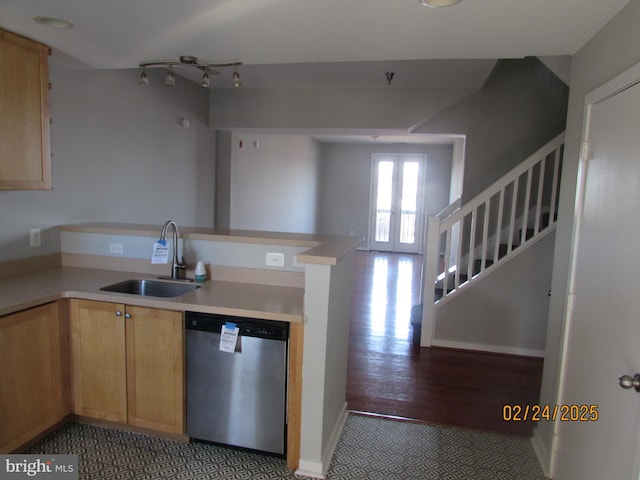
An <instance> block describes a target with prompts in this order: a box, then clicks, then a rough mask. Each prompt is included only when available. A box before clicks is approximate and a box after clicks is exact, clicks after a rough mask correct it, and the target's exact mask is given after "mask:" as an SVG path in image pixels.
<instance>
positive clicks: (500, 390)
mask: <svg viewBox="0 0 640 480" xmlns="http://www.w3.org/2000/svg"><path fill="white" fill-rule="evenodd" d="M421 261H422V257H420V256H418V255H405V254H386V253H376V252H355V255H354V271H353V292H352V320H351V326H350V340H349V346H350V348H349V368H348V384H347V402H348V406H349V409H350V410H352V411H360V412H367V413H374V414H380V415H386V416H395V417H403V418H409V419H414V420H419V421H424V422H429V423H435V424H444V425H453V426H458V427H468V428H474V429H479V430H485V431H493V432H501V433H510V434H517V435H527V436H528V435H531V432H532V429H533V426H534V425H533V423H532V422H513V421H512V422H506V421H504V420H503V418H502V408H503V406H504V405H505V404H509V405H514V404H517V405H533V404H537V403H538V398H539V392H540V381H541V377H542V363H543V361H542V359H538V358H529V357H517V356H511V355H498V354H489V353H482V352H469V351H463V350H453V349H444V348H420V347H418V346H415V345H413V344H412V343H411V324H410V315H411V306H412V305H414V304H416V303H418V302H419V286H420V271H421Z"/></svg>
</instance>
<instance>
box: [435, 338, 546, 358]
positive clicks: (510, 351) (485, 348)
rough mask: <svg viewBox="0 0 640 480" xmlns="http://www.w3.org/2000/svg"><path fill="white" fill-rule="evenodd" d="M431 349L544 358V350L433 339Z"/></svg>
mask: <svg viewBox="0 0 640 480" xmlns="http://www.w3.org/2000/svg"><path fill="white" fill-rule="evenodd" d="M431 346H432V347H445V348H458V349H460V350H477V351H480V352H491V353H503V354H506V355H521V356H523V357H539V358H544V350H536V349H532V348H520V347H507V346H504V345H487V344H484V343H470V342H454V341H451V340H438V339H436V338H434V339H433V340H432V342H431Z"/></svg>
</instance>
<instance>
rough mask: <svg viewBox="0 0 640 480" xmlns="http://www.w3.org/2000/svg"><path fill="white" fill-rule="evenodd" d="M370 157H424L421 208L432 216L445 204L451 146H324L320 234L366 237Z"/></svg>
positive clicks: (449, 174) (447, 194) (449, 177)
mask: <svg viewBox="0 0 640 480" xmlns="http://www.w3.org/2000/svg"><path fill="white" fill-rule="evenodd" d="M374 153H393V154H395V153H397V154H403V153H417V154H424V155H426V156H427V170H426V176H425V182H426V185H425V208H426V212H427V213H431V214H435V213H438V212H439V211H440V210H442V209H443V208H444V207H445V206H447V205H448V204H449V182H450V179H451V156H452V153H453V146H452V145H365V144H343V143H341V144H338V143H333V144H331V143H329V144H324V145H323V148H322V165H321V172H322V173H321V185H322V189H321V193H320V218H319V221H320V233H322V234H326V235H335V234H338V235H350V234H351V232H352V231H353V234H354V235H355V236H357V237H367V235H368V226H369V201H370V187H371V168H372V155H373V154H374Z"/></svg>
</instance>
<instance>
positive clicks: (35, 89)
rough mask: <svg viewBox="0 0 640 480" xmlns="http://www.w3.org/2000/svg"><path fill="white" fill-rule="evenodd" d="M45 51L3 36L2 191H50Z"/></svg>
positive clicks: (0, 33) (0, 95)
mask: <svg viewBox="0 0 640 480" xmlns="http://www.w3.org/2000/svg"><path fill="white" fill-rule="evenodd" d="M48 54H49V49H48V47H46V46H45V45H42V44H39V43H37V42H34V41H31V40H28V39H26V38H23V37H20V36H18V35H14V34H12V33H10V32H7V31H5V30H0V65H1V66H2V67H1V71H0V99H2V101H0V189H12V190H26V189H29V190H31V189H39V190H44V189H50V188H51V166H50V147H49V104H48V95H49V79H48V64H47V62H48Z"/></svg>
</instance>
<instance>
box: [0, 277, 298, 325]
mask: <svg viewBox="0 0 640 480" xmlns="http://www.w3.org/2000/svg"><path fill="white" fill-rule="evenodd" d="M131 278H154V277H153V276H151V275H149V274H144V273H140V274H137V273H132V272H121V271H113V270H99V269H92V268H78V267H64V266H61V267H54V268H48V269H45V270H41V271H37V272H30V273H22V274H18V275H12V276H8V277H4V278H0V316H1V315H7V314H10V313H14V312H17V311H19V310H24V309H26V308H31V307H35V306H38V305H42V304H44V303H47V302H52V301H55V300H59V299H61V298H81V299H86V300H97V301H104V302H113V303H124V304H127V305H136V306H143V307H150V308H161V309H167V310H176V311H196V312H203V313H218V314H224V315H235V316H243V317H251V318H260V319H264V320H280V321H286V322H302V320H303V315H304V313H303V308H304V307H303V303H304V289H303V288H296V287H282V286H273V285H259V284H252V283H240V282H224V281H215V280H208V281H206V282H202V283H198V284H197V285H200V288H198V289H196V290H194V291H193V292H189V293H186V294H184V295H181V296H179V297H172V298H162V297H150V296H140V295H133V294H123V293H114V292H105V291H101V290H100V289H101V288H102V287H104V286H107V285H111V284H114V283H118V282H121V281H124V280H128V279H131Z"/></svg>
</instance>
